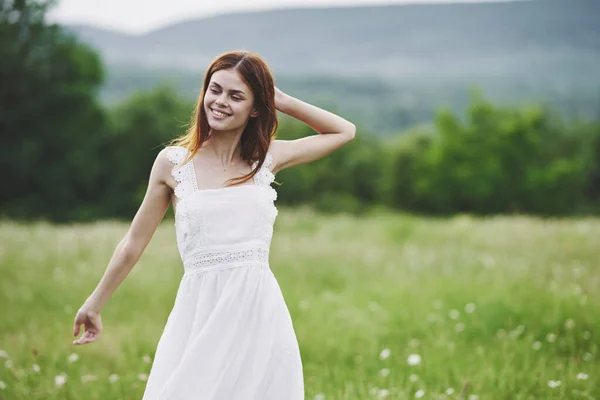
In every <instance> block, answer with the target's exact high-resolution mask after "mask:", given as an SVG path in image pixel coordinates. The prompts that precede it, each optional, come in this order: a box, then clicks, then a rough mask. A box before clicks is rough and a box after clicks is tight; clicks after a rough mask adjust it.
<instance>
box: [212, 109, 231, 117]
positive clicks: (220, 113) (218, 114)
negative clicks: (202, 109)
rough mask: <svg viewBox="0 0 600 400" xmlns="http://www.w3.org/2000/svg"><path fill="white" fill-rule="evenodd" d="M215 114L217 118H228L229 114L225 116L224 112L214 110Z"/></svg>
mask: <svg viewBox="0 0 600 400" xmlns="http://www.w3.org/2000/svg"><path fill="white" fill-rule="evenodd" d="M212 112H213V114H215V115H216V116H217V117H227V116H228V115H227V114H223V113H222V112H219V111H217V110H212Z"/></svg>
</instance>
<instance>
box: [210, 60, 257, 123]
mask: <svg viewBox="0 0 600 400" xmlns="http://www.w3.org/2000/svg"><path fill="white" fill-rule="evenodd" d="M204 112H205V113H206V116H207V119H208V124H209V125H210V127H211V129H213V130H215V131H230V130H235V129H239V128H242V129H243V127H244V126H246V124H247V122H248V118H250V117H256V116H257V113H256V111H255V110H254V95H253V93H252V91H251V90H250V88H249V87H248V85H246V83H245V82H244V81H243V80H242V77H241V76H240V74H239V73H238V72H237V71H236V70H232V69H222V70H219V71H217V72H215V73H214V74H213V75H212V76H211V78H210V82H209V84H208V87H207V89H206V94H205V96H204Z"/></svg>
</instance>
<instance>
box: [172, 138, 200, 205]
mask: <svg viewBox="0 0 600 400" xmlns="http://www.w3.org/2000/svg"><path fill="white" fill-rule="evenodd" d="M186 155H187V149H186V148H184V147H180V146H170V147H169V148H168V150H167V158H168V160H169V161H170V162H171V163H173V164H175V166H174V167H173V169H171V176H172V177H173V179H175V181H176V182H177V186H175V190H174V192H175V196H177V198H179V199H182V198H184V197H186V196H188V195H189V194H191V193H193V192H194V191H196V190H198V188H197V186H196V185H197V182H196V173H195V171H194V164H193V162H192V160H189V161H188V162H187V163H185V164H183V165H182V163H183V161H184V160H185V157H186Z"/></svg>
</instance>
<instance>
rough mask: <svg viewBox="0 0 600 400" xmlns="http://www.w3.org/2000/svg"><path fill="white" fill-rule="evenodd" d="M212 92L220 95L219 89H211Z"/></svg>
mask: <svg viewBox="0 0 600 400" xmlns="http://www.w3.org/2000/svg"><path fill="white" fill-rule="evenodd" d="M210 92H211V93H213V94H217V93H219V91H218V90H217V89H210Z"/></svg>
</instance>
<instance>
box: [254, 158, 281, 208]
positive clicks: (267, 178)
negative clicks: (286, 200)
mask: <svg viewBox="0 0 600 400" xmlns="http://www.w3.org/2000/svg"><path fill="white" fill-rule="evenodd" d="M272 163H273V156H272V155H271V153H269V152H267V155H266V156H265V162H264V163H263V165H262V167H261V168H260V170H259V171H258V172H257V173H256V175H254V182H255V183H256V184H257V185H259V186H266V187H269V189H271V190H270V191H269V192H270V194H271V199H272V200H273V201H275V200H277V191H276V190H275V189H274V188H273V187H271V183H273V181H275V174H273V172H271V170H270V169H269V167H270V166H271V164H272ZM257 166H258V161H255V162H254V164H253V165H252V169H253V170H254V169H256V167H257Z"/></svg>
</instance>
